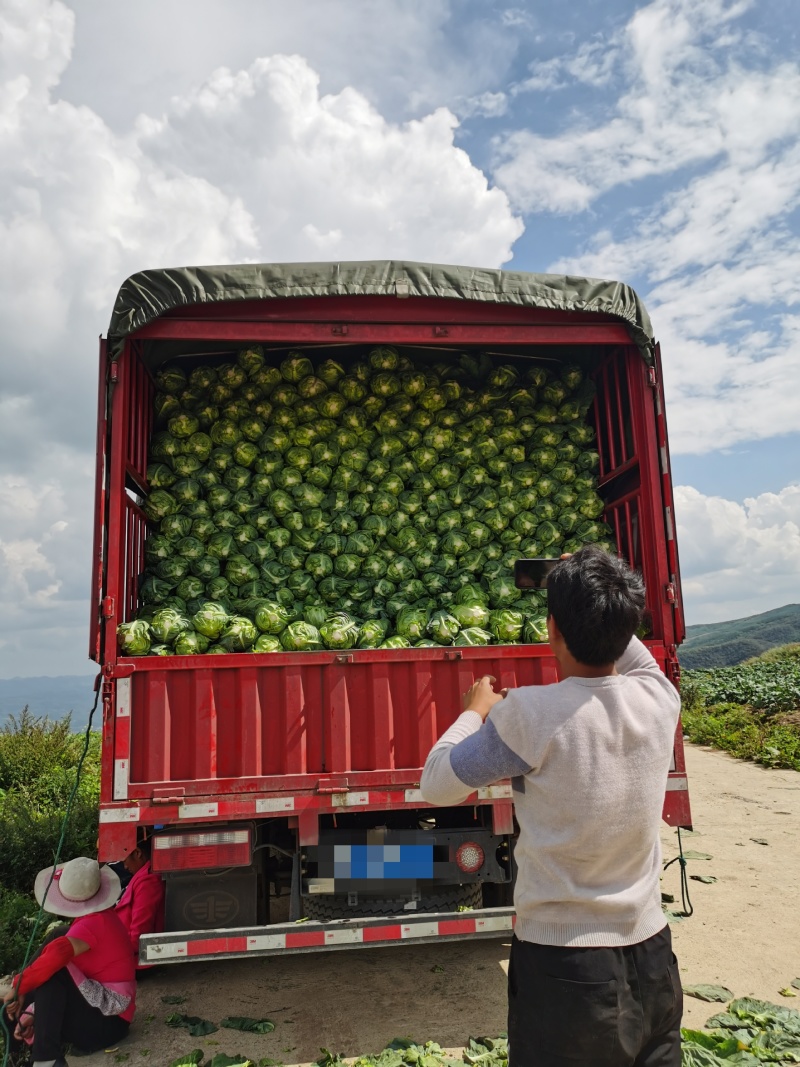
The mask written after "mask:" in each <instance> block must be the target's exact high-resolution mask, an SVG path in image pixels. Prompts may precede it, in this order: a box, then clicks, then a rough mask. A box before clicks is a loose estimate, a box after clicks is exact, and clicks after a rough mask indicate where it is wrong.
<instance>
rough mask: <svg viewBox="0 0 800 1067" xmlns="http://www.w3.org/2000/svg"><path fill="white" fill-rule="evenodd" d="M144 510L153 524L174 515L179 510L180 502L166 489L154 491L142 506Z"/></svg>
mask: <svg viewBox="0 0 800 1067" xmlns="http://www.w3.org/2000/svg"><path fill="white" fill-rule="evenodd" d="M142 510H143V511H144V513H145V515H146V516H147V517H148V519H150V520H151V521H152V522H157V521H158V520H159V519H164V518H166V516H167V515H174V514H175V513H176V512H177V510H178V501H177V500H176V499H175V497H174V496H172V494H171V493H168V492H167V491H166V489H154V490H153V491H152V492H151V493H150V495H149V496H148V497H147V499H146V500H145V502H144V504H143V505H142Z"/></svg>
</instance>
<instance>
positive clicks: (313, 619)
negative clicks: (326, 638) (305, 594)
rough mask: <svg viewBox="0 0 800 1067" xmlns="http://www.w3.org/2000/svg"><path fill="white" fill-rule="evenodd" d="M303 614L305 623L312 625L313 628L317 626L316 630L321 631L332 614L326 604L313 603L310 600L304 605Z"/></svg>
mask: <svg viewBox="0 0 800 1067" xmlns="http://www.w3.org/2000/svg"><path fill="white" fill-rule="evenodd" d="M302 614H303V622H308V623H311V625H312V626H316V628H317V629H319V628H320V626H322V624H323V623H324V622H325V620H326V619H327V617H328V615H329V614H330V612H329V610H328V608H327V607H326V606H325V605H324V604H318V603H312V602H311V601H310V600H307V601H306V602H305V604H304V605H303V613H302Z"/></svg>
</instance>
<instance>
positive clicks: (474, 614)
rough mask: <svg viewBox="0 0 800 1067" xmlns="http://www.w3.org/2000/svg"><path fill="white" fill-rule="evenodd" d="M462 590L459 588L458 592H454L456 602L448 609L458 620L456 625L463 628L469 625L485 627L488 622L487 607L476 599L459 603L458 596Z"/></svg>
mask: <svg viewBox="0 0 800 1067" xmlns="http://www.w3.org/2000/svg"><path fill="white" fill-rule="evenodd" d="M465 588H466V587H465ZM462 592H463V590H459V592H458V593H456V603H454V604H453V605H452V607H451V609H450V611H451V613H452V615H453V616H454V617H455V619H456V621H457V622H458V625H459V626H463V627H464V628H468V627H470V626H484V627H485V626H486V625H487V624H488V622H489V609H488V608H487V607H486V606H485V605H484V604H482V603H480V602H478V601H476V600H472V601H466V602H460V603H459V601H458V598H459V596H460V595H461V593H462Z"/></svg>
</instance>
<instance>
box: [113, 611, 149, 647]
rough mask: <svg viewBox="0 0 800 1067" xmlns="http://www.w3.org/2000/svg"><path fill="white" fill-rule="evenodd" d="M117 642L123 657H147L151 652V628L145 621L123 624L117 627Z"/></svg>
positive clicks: (136, 620) (138, 620)
mask: <svg viewBox="0 0 800 1067" xmlns="http://www.w3.org/2000/svg"><path fill="white" fill-rule="evenodd" d="M117 641H118V643H119V649H120V652H121V653H122V654H123V656H146V655H147V653H148V652H149V651H150V627H149V626H148V624H147V623H146V622H145V621H144V619H134V620H133V622H122V623H120V624H119V626H118V627H117Z"/></svg>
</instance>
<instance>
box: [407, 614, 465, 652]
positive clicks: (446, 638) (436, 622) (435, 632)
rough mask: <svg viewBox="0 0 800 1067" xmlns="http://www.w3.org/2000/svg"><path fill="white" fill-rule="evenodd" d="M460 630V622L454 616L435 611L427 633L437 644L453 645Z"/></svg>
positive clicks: (429, 621)
mask: <svg viewBox="0 0 800 1067" xmlns="http://www.w3.org/2000/svg"><path fill="white" fill-rule="evenodd" d="M459 628H460V624H459V621H458V619H457V618H456V617H455V616H454V615H451V614H450V612H449V611H443V610H440V611H434V613H433V614H432V615H431V617H430V619H429V620H428V625H427V627H426V632H427V633H428V635H429V637H432V638H433V640H434V641H435V642H436V643H437V644H439V645H452V643H453V640H454V638H455V636H456V634H457V633H458V631H459ZM398 629H399V627H398Z"/></svg>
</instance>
